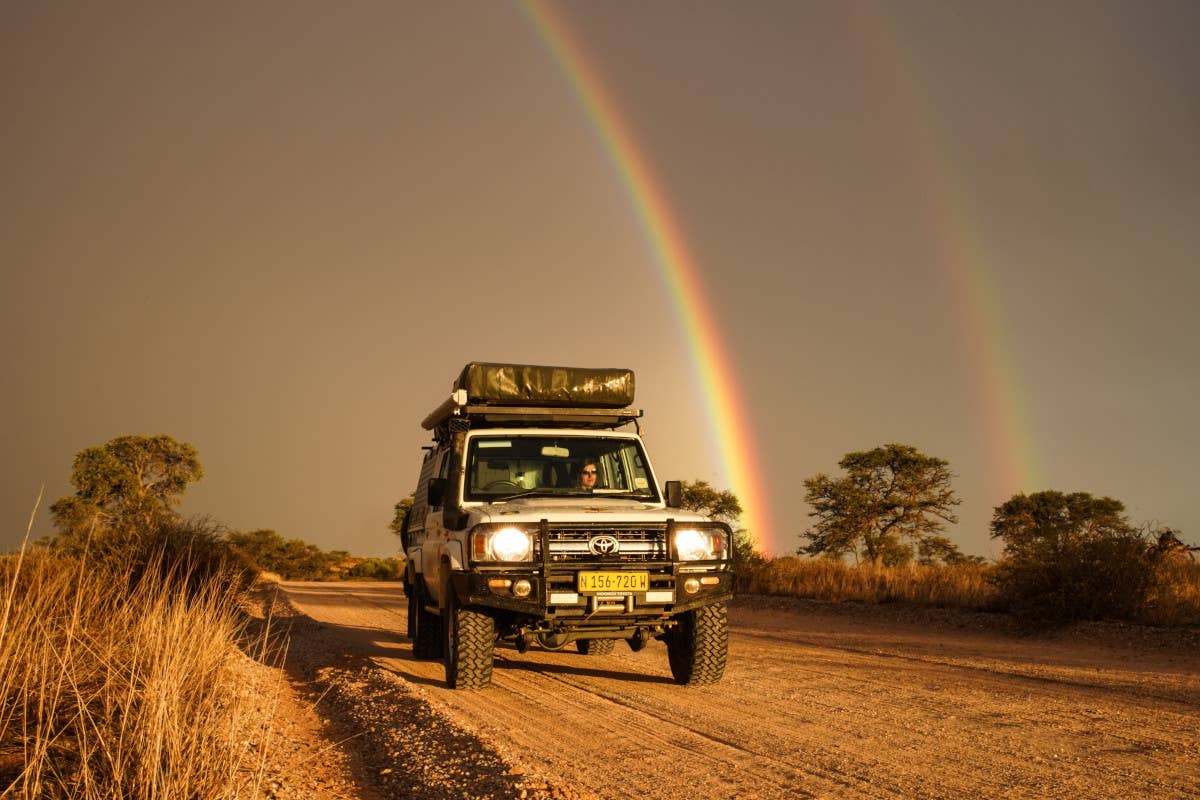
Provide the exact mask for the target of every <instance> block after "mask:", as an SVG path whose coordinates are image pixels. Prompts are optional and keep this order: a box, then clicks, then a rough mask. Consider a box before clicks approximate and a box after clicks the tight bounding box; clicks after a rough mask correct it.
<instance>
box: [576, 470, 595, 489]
mask: <svg viewBox="0 0 1200 800" xmlns="http://www.w3.org/2000/svg"><path fill="white" fill-rule="evenodd" d="M579 485H580V486H582V487H583V488H584V489H593V488H595V486H596V465H595V464H584V465H583V469H582V470H580V471H579Z"/></svg>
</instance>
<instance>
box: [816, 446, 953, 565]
mask: <svg viewBox="0 0 1200 800" xmlns="http://www.w3.org/2000/svg"><path fill="white" fill-rule="evenodd" d="M838 466H840V467H841V468H842V469H843V470H845V472H846V475H845V476H844V477H841V478H831V477H829V476H828V475H825V474H817V475H814V476H813V477H811V478H809V479H807V480H806V481H804V487H805V489H806V490H807V492H806V494H805V497H804V499H805V501H806V502H807V503H808V504H809V505H810V506H812V509H813V510H812V511H810V512H809V516H810V517H816V520H817V521H816V523H815V524H814V525H813V526H812V527H811V528H809V529H808V530H807V531H805V532H804V533H803V534H802V538H803V539H805V540H807V544H805V545H803V546H801V548H800V551H799V552H801V553H806V554H808V555H824V556H827V557H830V558H840V557H842V556H844V555H846V554H848V553H852V554H854V556H855V557H856V558H859V557H862V558H864V559H866V560H867V561H870V562H871V563H873V564H876V565H883V564H895V563H902V562H904V561H908V560H911V559H912V557H913V554H914V553H913V548H914V546H915V548H916V554H917V556H918V557H920V558H921V559H922V560H923V561H933V560H942V561H948V562H953V561H958V560H961V559H962V558H963V556H962V553H961V552H959V550H958V548H957V547H955V546H954V544H953V543H952V542H950V540H949V539H947V538H946V537H944V536H941V535H939V532H940V531H941V530H943V529H944V528H945V523H947V522H957V521H958V518H957V517H956V516H955V515H954V512H953V509H954V507H955V506H957V505H958V504H959V503H960V502H962V501H961V500H960V499H959V498H958V497H957V496H956V495H955V494H954V490H953V489H952V488H951V487H950V480H951V478H953V477H954V476H953V474H952V473H951V472H950V464H949V462H947V461H944V460H943V459H940V458H935V457H933V456H927V455H925V454H924V453H921V452H920V451H918V450H917V449H916V448H915V447H912V446H910V445H905V444H887V445H884V446H882V447H876V448H875V449H874V450H864V451H860V452H854V453H847V454H846V456H845V457H844V458H842V460H841V461H839V462H838Z"/></svg>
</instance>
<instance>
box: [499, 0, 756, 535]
mask: <svg viewBox="0 0 1200 800" xmlns="http://www.w3.org/2000/svg"><path fill="white" fill-rule="evenodd" d="M522 8H523V9H524V11H525V14H526V16H527V18H528V19H529V20H530V22H531V23H532V25H533V27H534V28H535V30H536V31H537V33H538V36H539V37H540V39H541V41H542V43H543V44H544V45H545V47H546V49H547V50H548V51H549V53H550V55H551V56H552V57H553V59H554V60H555V61H556V62H557V63H558V65H559V66H560V67H561V69H562V71H563V73H564V74H565V75H566V77H567V80H568V81H570V84H571V87H572V89H573V90H574V93H575V96H576V97H577V98H578V100H579V103H580V105H581V106H582V107H583V110H584V112H585V113H586V114H587V117H588V120H589V121H590V122H591V124H592V127H593V128H594V130H595V132H596V134H597V136H598V137H599V140H600V142H601V144H602V145H603V147H604V150H605V152H606V153H607V155H608V158H609V159H610V161H611V162H612V165H613V167H614V168H615V169H616V171H617V173H618V175H619V176H620V179H621V182H622V183H623V184H624V186H625V189H626V191H627V193H628V196H629V198H630V200H631V201H632V203H633V206H634V209H635V211H636V213H637V217H638V219H639V220H640V221H641V223H642V226H643V229H644V230H645V232H646V236H647V238H648V239H649V241H650V245H651V248H652V249H653V251H654V255H655V259H656V261H657V262H658V265H659V266H660V268H661V270H662V273H663V277H664V280H665V281H666V284H667V286H668V289H669V291H670V294H671V296H672V299H673V301H674V305H675V308H676V309H677V313H678V314H679V317H680V322H681V324H682V326H683V329H684V333H685V336H686V338H687V341H688V342H689V343H690V357H691V360H692V365H693V368H694V369H695V372H696V375H697V377H698V379H699V381H700V384H701V388H702V390H703V395H704V397H705V399H706V403H705V404H706V410H707V413H708V417H709V421H710V424H711V426H712V429H713V431H714V432H715V434H716V439H717V446H718V448H719V453H720V454H721V458H722V459H723V461H724V464H725V470H726V476H725V477H726V478H727V479H728V481H729V483H730V488H731V489H732V490H733V492H734V493H735V494H736V495H737V496H738V499H739V500H740V501H741V504H742V509H743V513H742V518H741V522H742V525H743V526H744V527H745V528H746V530H747V531H748V532H749V534H750V536H751V537H752V538H753V540H754V542H755V544H756V545H757V546H758V547H760V548H762V549H766V550H774V549H776V548H775V547H774V546H773V545H775V544H776V543H775V541H774V539H773V536H774V530H773V526H772V525H771V520H770V518H769V514H768V510H767V508H768V507H767V500H766V487H765V483H764V481H763V480H762V478H761V476H760V474H759V466H758V463H757V461H756V459H755V458H754V435H753V431H752V430H751V427H750V422H749V420H750V417H749V414H748V413H747V411H746V407H745V404H744V402H743V401H742V398H741V397H740V396H739V394H738V391H737V387H738V386H740V385H741V384H740V382H739V381H738V380H737V377H736V371H735V370H734V368H733V363H732V360H731V359H730V357H729V353H728V352H727V351H726V349H725V347H724V345H723V344H722V341H721V338H720V336H719V331H718V328H717V325H716V315H715V314H713V312H712V306H711V304H710V302H709V300H708V298H707V296H706V294H705V292H704V285H703V282H702V281H701V279H700V274H701V273H700V268H699V265H698V264H697V262H696V260H695V258H694V257H693V256H692V254H691V252H690V251H689V250H688V246H687V242H686V241H685V239H684V236H683V231H682V229H681V228H680V226H679V223H678V221H677V220H676V219H675V216H674V214H673V213H672V211H671V207H670V205H669V204H668V203H667V199H666V195H665V192H664V190H663V187H662V184H661V183H660V182H659V181H658V179H657V177H656V176H655V174H654V171H653V170H652V169H651V168H650V164H649V162H648V161H647V159H646V157H645V154H644V153H643V152H642V150H641V148H640V147H639V146H638V143H637V140H636V138H635V137H634V135H633V131H632V129H631V127H630V125H629V123H628V121H627V120H626V119H625V117H624V116H623V115H622V114H621V111H620V108H619V107H618V106H617V104H616V102H615V101H614V100H613V97H612V95H611V94H610V93H609V92H608V90H607V89H606V87H605V85H604V82H603V81H602V80H601V79H600V75H599V73H598V71H597V69H596V67H595V65H594V62H593V61H592V59H591V58H589V56H588V53H587V50H586V49H585V48H584V47H583V44H582V42H580V40H579V38H578V37H577V36H576V35H575V34H574V32H573V31H572V30H571V28H570V26H569V25H568V24H567V21H566V19H565V18H564V17H563V16H562V14H561V12H560V11H559V10H558V8H557V7H556V6H554V5H551V4H550V3H547V2H537V0H526V2H524V3H523V4H522Z"/></svg>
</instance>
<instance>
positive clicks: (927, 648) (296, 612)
mask: <svg viewBox="0 0 1200 800" xmlns="http://www.w3.org/2000/svg"><path fill="white" fill-rule="evenodd" d="M273 605H274V610H273V612H272V613H273V616H274V618H275V622H274V624H275V625H276V626H277V627H287V628H288V629H289V633H290V645H289V656H288V664H289V674H290V676H291V683H290V684H289V685H288V686H285V687H284V690H283V691H282V692H281V693H279V695H278V696H277V697H276V699H275V700H274V701H273V702H274V706H273V708H272V711H271V713H272V714H273V716H274V720H275V721H274V724H273V728H272V731H273V733H272V734H271V741H270V742H269V743H268V745H269V753H270V754H271V755H270V756H269V762H270V763H269V765H268V767H267V769H266V776H267V779H266V782H265V783H264V789H265V792H264V793H265V794H266V795H267V796H271V797H278V798H308V797H363V798H382V797H427V798H456V799H457V798H510V797H511V798H559V799H560V800H582V799H584V798H606V799H607V798H631V799H632V798H636V799H637V800H673V799H674V798H697V797H703V798H717V797H724V798H735V797H736V798H802V797H839V798H841V797H846V798H884V797H924V798H961V797H970V796H974V797H987V798H991V797H998V798H1007V797H1039V798H1040V797H1045V798H1088V797H1094V798H1100V797H1104V798H1112V797H1139V798H1140V797H1154V798H1173V797H1198V796H1200V766H1198V765H1200V636H1198V635H1197V633H1196V632H1195V631H1194V630H1192V631H1187V630H1184V631H1178V630H1176V631H1160V630H1156V629H1148V628H1142V627H1137V626H1128V625H1117V624H1090V625H1083V626H1075V627H1073V628H1069V629H1066V630H1062V631H1058V632H1056V633H1053V634H1050V633H1042V634H1037V635H1030V634H1023V633H1021V632H1020V631H1016V630H1011V629H1009V627H1008V626H1007V624H1006V623H1005V622H1003V619H1002V618H1001V617H998V616H995V615H986V614H977V613H964V612H946V611H936V610H929V611H913V610H907V611H906V610H902V609H900V608H897V607H895V606H861V605H857V604H831V603H816V602H810V601H800V600H786V599H768V598H761V597H755V596H746V597H742V598H739V599H738V600H736V601H735V603H734V605H733V606H732V608H731V616H730V618H731V625H732V635H731V640H730V660H729V668H728V670H727V672H726V677H725V679H724V681H723V682H722V683H720V684H719V685H717V686H712V687H704V688H698V689H685V688H682V687H678V686H676V685H674V684H673V683H672V682H671V681H670V673H669V670H668V667H667V660H666V652H665V648H664V647H663V646H662V645H661V644H659V643H654V644H652V645H651V646H649V647H647V648H646V649H645V650H643V651H641V652H639V653H633V652H631V651H629V650H628V649H627V648H624V647H623V646H621V647H618V649H617V652H616V653H614V654H612V655H609V656H599V657H597V656H582V655H579V654H578V653H576V652H574V650H573V649H569V650H566V651H562V652H557V653H552V652H547V651H542V650H537V649H534V650H531V651H530V652H528V653H525V654H518V653H517V652H516V651H515V650H512V649H510V648H507V647H501V648H499V649H498V651H497V655H496V670H495V674H494V679H493V686H492V687H491V688H490V689H487V690H483V691H477V692H453V691H449V690H447V689H445V688H444V686H443V684H442V681H441V666H440V664H437V663H433V662H424V661H415V660H413V658H412V652H411V647H410V645H409V642H408V641H407V640H405V639H404V637H403V632H404V630H405V607H404V602H403V595H402V593H401V591H400V587H399V586H398V585H397V584H387V583H358V584H353V583H352V584H328V583H284V584H281V585H280V587H279V592H278V594H277V595H276V596H275V599H274V602H273ZM251 666H252V667H253V668H254V669H262V667H254V666H253V665H251Z"/></svg>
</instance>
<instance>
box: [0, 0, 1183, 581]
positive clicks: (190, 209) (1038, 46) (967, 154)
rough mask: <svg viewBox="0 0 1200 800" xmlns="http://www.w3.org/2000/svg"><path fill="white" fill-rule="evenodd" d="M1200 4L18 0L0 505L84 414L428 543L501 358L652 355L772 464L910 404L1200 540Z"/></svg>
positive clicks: (664, 372)
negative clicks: (433, 433) (460, 392)
mask: <svg viewBox="0 0 1200 800" xmlns="http://www.w3.org/2000/svg"><path fill="white" fill-rule="evenodd" d="M1198 38H1200V6H1197V5H1196V4H1195V3H1191V2H1168V1H1167V0H1161V1H1160V2H1154V3H1134V2H1104V1H1103V0H1087V1H1086V2H1073V1H1072V0H1064V1H1063V2H1056V3H1039V2H980V3H969V4H967V3H957V2H948V1H947V2H927V1H924V0H912V1H911V2H900V3H887V2H847V3H834V2H764V1H759V2H739V3H716V2H714V3H695V2H674V1H673V0H659V1H657V2H651V3H644V2H612V3H590V2H566V3H550V4H545V5H523V4H517V3H502V2H495V3H492V2H447V3H415V2H355V3H345V4H331V3H323V2H254V3H229V2H214V3H151V2H144V3H140V2H114V3H104V4H95V3H77V2H62V3H50V4H47V3H35V4H29V3H4V4H0V104H2V105H0V107H2V108H3V115H2V117H0V342H2V345H0V354H2V358H3V361H2V362H0V374H3V376H4V384H5V386H6V387H7V388H6V389H5V390H4V392H3V395H2V396H0V441H2V442H3V446H4V450H5V451H6V458H5V459H3V462H2V463H0V471H2V472H0V513H2V514H3V516H2V518H0V519H2V520H3V525H2V526H0V551H3V550H10V549H13V548H15V547H17V546H19V544H20V542H21V540H22V538H23V537H24V535H25V532H26V528H27V525H28V524H29V521H30V516H31V513H32V512H33V509H34V505H35V501H36V498H37V497H38V495H39V492H43V493H44V500H43V501H42V504H41V506H40V508H39V509H38V511H37V513H36V515H35V516H34V518H33V524H32V536H33V537H34V538H37V537H38V536H42V535H46V534H48V533H50V532H51V531H52V524H51V521H50V518H49V514H48V513H47V506H48V505H49V503H51V502H53V501H54V500H55V499H57V498H58V497H61V496H63V495H64V494H67V493H69V492H70V491H72V489H71V487H70V485H69V482H68V481H69V476H70V470H71V461H72V459H73V457H74V455H75V453H76V452H78V451H79V450H81V449H83V448H86V447H90V446H95V445H100V444H103V443H104V442H106V441H108V440H109V439H112V438H114V437H116V436H121V435H126V434H147V435H151V434H159V433H165V434H169V435H171V436H173V437H175V438H176V439H179V440H182V441H187V442H190V443H192V444H193V445H194V446H195V447H196V448H197V450H198V451H199V456H200V460H201V462H202V463H203V465H204V469H205V476H204V478H203V479H202V480H201V481H200V482H199V483H197V484H195V485H194V486H193V487H191V488H190V489H189V490H188V492H187V494H186V496H185V499H184V502H183V505H182V510H183V511H184V513H186V514H206V515H210V516H211V517H212V518H214V519H215V520H217V521H219V522H221V523H222V524H224V525H227V526H228V527H230V528H233V529H240V530H251V529H255V528H271V529H274V530H276V531H278V532H280V533H281V534H283V535H285V536H287V537H289V538H291V537H298V538H302V539H305V540H307V541H309V542H312V543H315V544H317V545H319V546H321V547H322V548H324V549H339V550H348V551H350V552H352V553H354V554H356V555H364V556H371V555H379V556H382V555H391V554H394V553H395V552H396V550H397V542H396V540H395V537H393V536H392V535H391V534H390V533H389V531H388V527H387V526H388V523H389V521H390V520H391V516H392V506H393V504H394V503H395V502H396V501H397V500H399V499H400V498H402V497H404V496H405V495H407V494H409V493H410V492H411V491H412V490H413V487H414V485H415V482H416V477H417V470H418V467H419V464H420V458H421V450H420V448H421V446H422V445H425V444H427V443H428V442H429V437H428V434H427V433H426V432H425V431H423V430H422V429H421V427H420V422H421V420H422V419H423V418H424V416H425V415H426V414H427V413H428V412H429V411H430V410H432V409H433V408H434V407H435V406H436V405H438V404H439V403H440V402H441V401H442V400H443V399H444V398H445V397H446V396H447V395H448V393H449V392H450V389H451V382H452V380H453V378H454V377H455V376H456V375H457V374H458V372H459V371H460V370H461V368H462V366H463V365H464V364H465V363H467V362H469V361H497V362H515V363H532V364H556V365H574V366H592V367H628V368H631V369H633V370H634V371H635V374H636V376H637V377H636V380H637V401H636V405H637V406H638V407H640V408H642V409H643V410H644V412H645V419H644V425H643V433H644V437H645V440H646V443H647V447H648V448H649V451H650V455H651V459H652V460H653V463H654V465H655V469H656V472H657V473H658V477H659V480H660V481H662V480H668V479H683V480H697V479H702V480H707V481H709V482H710V483H712V484H713V485H714V486H717V487H719V488H732V489H734V490H735V491H736V492H737V493H738V494H739V496H741V497H742V498H743V499H744V500H747V501H748V503H747V505H749V506H750V507H749V508H747V517H746V518H747V519H749V520H752V521H753V523H754V524H753V529H752V533H753V534H754V536H755V537H756V539H757V540H758V542H759V544H760V546H762V547H763V548H764V549H765V550H767V552H769V553H772V554H782V553H787V552H792V551H794V550H795V548H796V547H797V546H798V545H799V544H800V543H801V541H800V538H799V534H801V533H802V532H803V531H804V530H805V529H806V528H807V527H808V526H809V525H810V523H811V521H812V520H811V519H810V518H809V517H808V512H809V508H808V507H807V506H806V505H805V503H804V501H803V498H804V487H803V481H804V479H805V478H808V477H811V476H813V475H815V474H817V473H822V472H823V473H827V474H835V475H836V474H840V472H839V469H838V466H837V464H838V461H839V460H840V459H841V458H842V456H843V455H845V454H846V453H848V452H851V451H857V450H867V449H871V448H873V447H876V446H879V445H882V444H885V443H889V442H899V443H904V444H910V445H913V446H915V447H917V448H918V449H920V450H921V451H922V452H924V453H927V454H929V455H933V456H936V457H939V458H943V459H945V460H947V461H948V462H949V463H950V467H951V469H952V470H953V472H954V473H955V475H956V477H955V479H954V484H953V485H954V488H955V490H956V491H957V493H958V495H959V496H960V497H961V498H962V504H961V505H960V506H959V508H958V512H959V518H960V519H959V522H958V524H956V525H953V526H951V527H950V528H949V529H948V535H949V536H950V538H951V539H952V540H953V541H954V542H955V543H957V544H958V545H959V547H960V548H962V550H963V551H964V552H966V553H970V554H976V555H983V556H987V557H989V558H990V557H995V556H996V555H998V554H999V548H998V546H997V543H996V542H994V541H992V540H990V538H989V536H988V522H989V520H990V519H991V515H992V511H993V508H994V507H995V506H997V505H999V504H1000V503H1002V502H1003V501H1004V500H1006V499H1008V497H1010V496H1011V495H1012V494H1014V493H1016V492H1021V491H1024V492H1032V491H1039V490H1044V489H1057V490H1060V491H1086V492H1091V493H1093V494H1095V495H1098V496H1099V495H1109V496H1112V497H1115V498H1117V499H1119V500H1121V501H1123V502H1124V503H1125V505H1126V508H1127V511H1128V514H1129V517H1130V519H1131V520H1132V521H1134V522H1135V523H1151V524H1160V525H1169V526H1171V527H1174V528H1177V529H1181V530H1182V531H1183V538H1184V539H1186V540H1189V541H1191V542H1193V543H1196V542H1198V541H1200V509H1198V507H1197V504H1196V503H1195V502H1194V499H1195V497H1196V488H1195V487H1196V484H1197V480H1198V479H1200V424H1198V419H1197V411H1196V409H1197V408H1200V357H1198V356H1197V344H1198V343H1200V317H1198V316H1197V314H1196V313H1195V308H1194V307H1195V305H1196V301H1197V300H1198V299H1200V261H1198V259H1197V254H1198V253H1200V145H1198V144H1197V143H1198V142H1200V89H1198V88H1197V87H1198V84H1197V81H1196V76H1197V75H1200V48H1197V47H1196V46H1195V42H1196V41H1197V39H1198Z"/></svg>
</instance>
